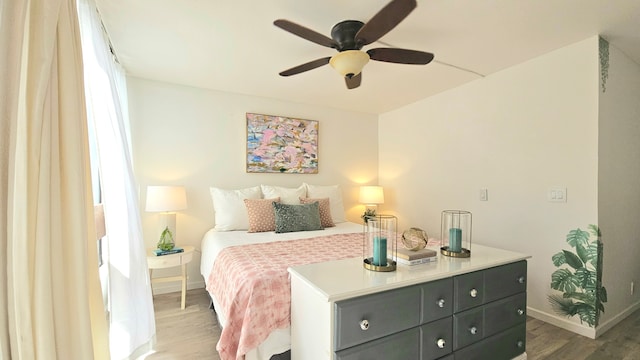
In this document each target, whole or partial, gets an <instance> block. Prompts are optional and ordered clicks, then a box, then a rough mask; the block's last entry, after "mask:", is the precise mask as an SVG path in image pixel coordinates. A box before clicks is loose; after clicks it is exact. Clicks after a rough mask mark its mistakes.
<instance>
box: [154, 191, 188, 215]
mask: <svg viewBox="0 0 640 360" xmlns="http://www.w3.org/2000/svg"><path fill="white" fill-rule="evenodd" d="M186 208H187V194H186V191H185V190H184V187H183V186H147V204H146V207H145V209H146V211H149V212H170V211H178V210H184V209H186Z"/></svg>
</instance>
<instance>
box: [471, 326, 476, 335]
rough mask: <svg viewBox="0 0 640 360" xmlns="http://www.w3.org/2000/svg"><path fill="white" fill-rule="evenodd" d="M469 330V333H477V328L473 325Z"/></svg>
mask: <svg viewBox="0 0 640 360" xmlns="http://www.w3.org/2000/svg"><path fill="white" fill-rule="evenodd" d="M469 332H470V333H471V335H475V334H477V333H478V328H477V327H475V326H472V327H471V328H470V329H469Z"/></svg>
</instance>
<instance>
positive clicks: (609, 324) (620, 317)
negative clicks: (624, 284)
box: [596, 302, 640, 337]
mask: <svg viewBox="0 0 640 360" xmlns="http://www.w3.org/2000/svg"><path fill="white" fill-rule="evenodd" d="M638 309H640V302H637V303H635V304H633V305H631V306H629V307H628V308H626V309H625V310H624V311H623V312H621V313H619V314H618V315H616V316H614V317H613V318H611V319H609V320H607V321H605V322H604V323H602V324H600V325H598V327H597V328H596V337H598V336H600V335H602V334H604V333H605V332H607V331H608V330H609V329H611V328H612V327H614V326H616V325H618V324H619V323H620V322H621V321H622V320H624V319H626V318H627V317H628V316H630V315H631V314H633V313H634V312H636V311H637V310H638Z"/></svg>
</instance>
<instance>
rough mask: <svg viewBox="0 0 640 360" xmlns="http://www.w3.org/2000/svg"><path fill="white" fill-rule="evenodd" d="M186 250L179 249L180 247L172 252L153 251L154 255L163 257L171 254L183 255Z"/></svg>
mask: <svg viewBox="0 0 640 360" xmlns="http://www.w3.org/2000/svg"><path fill="white" fill-rule="evenodd" d="M183 251H184V249H183V248H178V247H174V248H173V249H171V250H160V249H155V250H153V253H154V254H156V256H162V255H171V254H177V253H181V252H183Z"/></svg>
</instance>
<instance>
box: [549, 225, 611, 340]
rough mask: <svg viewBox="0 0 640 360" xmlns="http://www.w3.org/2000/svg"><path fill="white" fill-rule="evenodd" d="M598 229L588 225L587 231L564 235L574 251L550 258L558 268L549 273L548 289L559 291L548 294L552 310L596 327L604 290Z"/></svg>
mask: <svg viewBox="0 0 640 360" xmlns="http://www.w3.org/2000/svg"><path fill="white" fill-rule="evenodd" d="M600 237H601V234H600V229H599V228H598V226H596V225H589V231H583V230H580V229H579V228H578V229H575V230H571V231H570V232H569V234H567V238H566V241H567V243H568V244H569V245H570V246H571V247H572V248H574V249H575V250H574V251H571V250H562V251H560V252H558V253H556V254H555V255H553V257H552V258H551V259H552V261H553V265H555V266H556V267H557V268H558V269H557V270H556V271H554V272H553V274H551V288H552V289H554V290H557V291H560V292H562V295H560V294H553V295H549V302H550V303H551V306H552V307H553V309H554V311H555V312H556V313H558V314H560V315H565V316H567V317H572V316H576V315H577V316H578V317H579V318H580V322H581V323H582V322H586V323H587V324H588V325H589V326H591V327H595V326H597V325H598V320H599V317H600V312H604V305H603V303H605V302H607V290H606V289H605V287H604V286H602V248H603V246H602V241H601V240H600Z"/></svg>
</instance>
